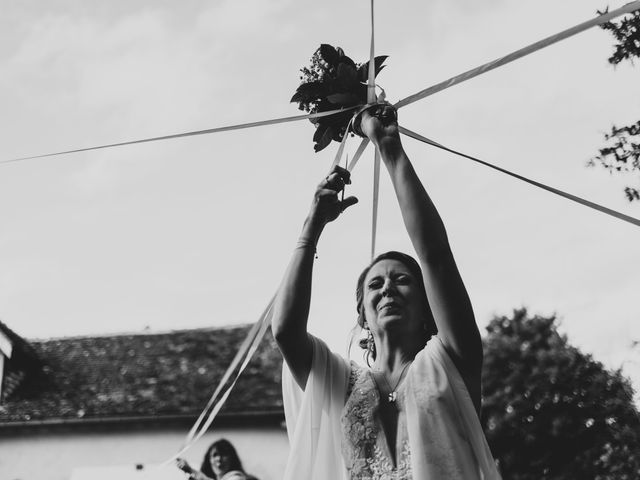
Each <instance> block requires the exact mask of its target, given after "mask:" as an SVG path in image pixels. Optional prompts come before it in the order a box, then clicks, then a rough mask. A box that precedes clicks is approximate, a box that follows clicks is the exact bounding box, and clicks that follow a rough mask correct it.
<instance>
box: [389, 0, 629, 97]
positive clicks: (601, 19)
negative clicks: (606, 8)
mask: <svg viewBox="0 0 640 480" xmlns="http://www.w3.org/2000/svg"><path fill="white" fill-rule="evenodd" d="M636 10H640V0H636V1H635V2H631V3H627V4H626V5H624V6H622V7H620V8H618V9H617V10H613V11H612V12H609V13H605V14H603V15H600V16H598V17H596V18H594V19H591V20H588V21H586V22H583V23H581V24H579V25H576V26H575V27H572V28H569V29H567V30H564V31H562V32H560V33H557V34H555V35H552V36H550V37H547V38H545V39H543V40H540V41H538V42H535V43H532V44H531V45H528V46H526V47H524V48H521V49H520V50H517V51H515V52H513V53H510V54H508V55H505V56H504V57H501V58H497V59H496V60H493V61H492V62H488V63H485V64H484V65H481V66H479V67H477V68H473V69H471V70H468V71H466V72H464V73H461V74H459V75H456V76H455V77H452V78H450V79H448V80H445V81H444V82H440V83H438V84H436V85H433V86H431V87H429V88H425V89H424V90H421V91H420V92H418V93H415V94H413V95H410V96H408V97H406V98H403V99H402V100H400V101H399V102H397V103H396V104H395V107H396V108H402V107H404V106H406V105H409V104H410V103H413V102H417V101H418V100H421V99H423V98H425V97H428V96H430V95H433V94H434V93H437V92H440V91H442V90H445V89H447V88H449V87H453V86H454V85H457V84H458V83H462V82H465V81H467V80H469V79H471V78H473V77H477V76H478V75H482V74H483V73H486V72H488V71H490V70H493V69H494V68H498V67H501V66H502V65H506V64H507V63H510V62H513V61H514V60H517V59H519V58H522V57H524V56H526V55H529V54H530V53H533V52H535V51H537V50H540V49H542V48H545V47H548V46H549V45H552V44H554V43H557V42H559V41H560V40H564V39H566V38H569V37H572V36H573V35H576V34H578V33H580V32H583V31H584V30H588V29H589V28H591V27H595V26H596V25H601V24H603V23H606V22H608V21H609V20H611V19H613V18H615V17H618V16H620V15H623V14H625V13H632V12H634V11H636Z"/></svg>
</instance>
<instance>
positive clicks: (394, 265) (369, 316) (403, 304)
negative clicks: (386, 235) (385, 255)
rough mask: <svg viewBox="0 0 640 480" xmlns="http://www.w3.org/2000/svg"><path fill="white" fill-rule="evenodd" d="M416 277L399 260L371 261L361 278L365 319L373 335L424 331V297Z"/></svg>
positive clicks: (408, 333)
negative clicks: (366, 271) (373, 262)
mask: <svg viewBox="0 0 640 480" xmlns="http://www.w3.org/2000/svg"><path fill="white" fill-rule="evenodd" d="M423 295H424V294H423V292H422V291H421V287H420V283H419V279H417V278H415V277H414V276H413V274H412V273H411V271H410V270H409V268H408V267H407V266H405V264H404V263H402V262H400V261H398V260H391V259H385V260H380V261H379V262H377V263H376V264H374V265H373V266H372V267H371V269H370V270H369V272H368V273H367V276H366V277H365V279H364V285H363V307H364V314H365V320H366V322H367V324H368V326H369V328H370V329H371V331H372V332H373V333H374V334H376V333H378V332H380V331H381V330H386V331H387V332H391V331H396V332H398V333H403V334H407V335H414V334H416V333H420V332H423V331H424V325H425V321H426V319H425V312H424V305H423V302H424V296H423Z"/></svg>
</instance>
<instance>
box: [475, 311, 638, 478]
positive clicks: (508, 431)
mask: <svg viewBox="0 0 640 480" xmlns="http://www.w3.org/2000/svg"><path fill="white" fill-rule="evenodd" d="M487 331H488V335H487V337H486V338H485V340H484V349H485V350H484V351H485V365H484V370H483V387H484V399H483V413H482V423H483V427H484V430H485V432H486V434H487V440H488V442H489V445H490V446H491V450H492V453H493V455H494V456H495V457H496V459H497V461H498V463H499V467H500V470H501V472H502V475H503V477H504V478H505V480H506V479H509V480H530V479H531V480H533V479H535V480H565V479H566V480H575V479H581V480H587V479H593V480H614V479H615V480H633V479H638V478H640V414H639V412H638V410H637V408H636V407H635V405H634V403H633V400H632V399H633V389H632V387H631V384H630V382H629V380H628V379H626V378H625V377H623V376H622V374H621V372H620V370H616V371H609V370H607V369H605V368H604V366H603V365H602V364H601V363H600V362H597V361H595V360H594V359H593V358H592V357H591V356H590V355H587V354H584V353H582V352H581V351H580V350H579V349H577V348H576V347H573V346H571V345H569V343H568V341H567V338H566V336H564V335H561V334H559V333H558V331H557V325H556V319H555V317H553V316H552V317H548V318H545V317H540V316H530V315H529V314H528V313H527V311H526V309H521V310H515V311H514V312H513V315H512V316H511V317H496V318H494V319H493V320H492V321H491V323H490V324H489V326H488V327H487Z"/></svg>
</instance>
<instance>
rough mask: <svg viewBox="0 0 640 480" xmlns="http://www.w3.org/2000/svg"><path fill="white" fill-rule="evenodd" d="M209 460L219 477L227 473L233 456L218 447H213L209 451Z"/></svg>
mask: <svg viewBox="0 0 640 480" xmlns="http://www.w3.org/2000/svg"><path fill="white" fill-rule="evenodd" d="M209 462H211V469H212V470H213V473H215V474H216V476H217V477H218V478H220V477H221V476H222V475H224V474H225V473H227V472H228V471H229V470H230V468H231V458H230V457H229V455H227V454H225V453H224V452H221V451H219V450H218V449H217V448H212V449H211V452H210V453H209Z"/></svg>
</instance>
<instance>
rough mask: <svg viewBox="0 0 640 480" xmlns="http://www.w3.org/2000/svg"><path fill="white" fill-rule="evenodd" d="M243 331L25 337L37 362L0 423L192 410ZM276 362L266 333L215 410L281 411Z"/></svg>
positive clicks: (3, 408)
mask: <svg viewBox="0 0 640 480" xmlns="http://www.w3.org/2000/svg"><path fill="white" fill-rule="evenodd" d="M248 328H249V327H248V326H242V327H233V328H222V329H198V330H184V331H174V332H170V333H158V334H139V335H114V336H102V337H73V338H62V339H54V340H44V341H43V340H29V341H28V344H29V345H30V346H31V347H32V348H33V351H35V354H36V355H37V357H38V358H39V359H40V361H41V364H42V366H41V367H40V369H39V371H38V372H37V373H36V374H31V375H29V376H28V377H27V378H25V379H24V381H23V382H22V384H21V385H20V386H19V387H18V388H17V389H16V390H15V391H14V392H13V393H12V394H11V395H10V396H9V398H7V399H5V401H4V402H3V403H2V404H1V405H0V424H5V425H6V424H12V423H23V422H25V421H27V422H32V421H33V422H35V421H38V420H44V421H51V420H65V419H85V420H90V419H105V418H109V417H112V418H115V417H138V418H139V417H157V416H171V415H174V416H175V415H181V414H184V415H190V414H198V413H199V412H200V411H201V410H202V408H203V407H204V405H206V403H207V401H208V399H209V396H210V395H211V394H212V393H213V390H214V388H215V386H216V385H217V383H218V381H219V380H220V378H221V377H222V375H223V373H224V371H225V369H226V368H227V366H228V365H229V364H230V362H231V360H232V359H233V357H234V355H235V353H236V351H237V349H238V347H239V346H240V344H241V343H242V340H243V339H244V338H245V336H246V334H247V331H248ZM281 365H282V360H281V356H280V354H279V352H278V351H277V349H276V347H275V343H274V341H273V338H272V336H271V335H270V334H269V333H268V334H267V335H266V336H265V338H264V340H263V341H262V344H261V346H260V348H259V349H258V351H257V353H256V355H255V356H254V358H253V359H252V361H251V362H250V364H249V365H248V367H247V369H246V370H245V372H244V373H243V375H242V377H240V380H239V381H238V383H237V385H236V387H235V388H234V390H233V392H232V394H231V396H230V397H229V399H228V401H227V403H226V405H225V407H224V408H223V410H222V412H221V413H227V414H252V413H253V414H255V413H258V412H281V411H282V396H281V388H280V376H281Z"/></svg>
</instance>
